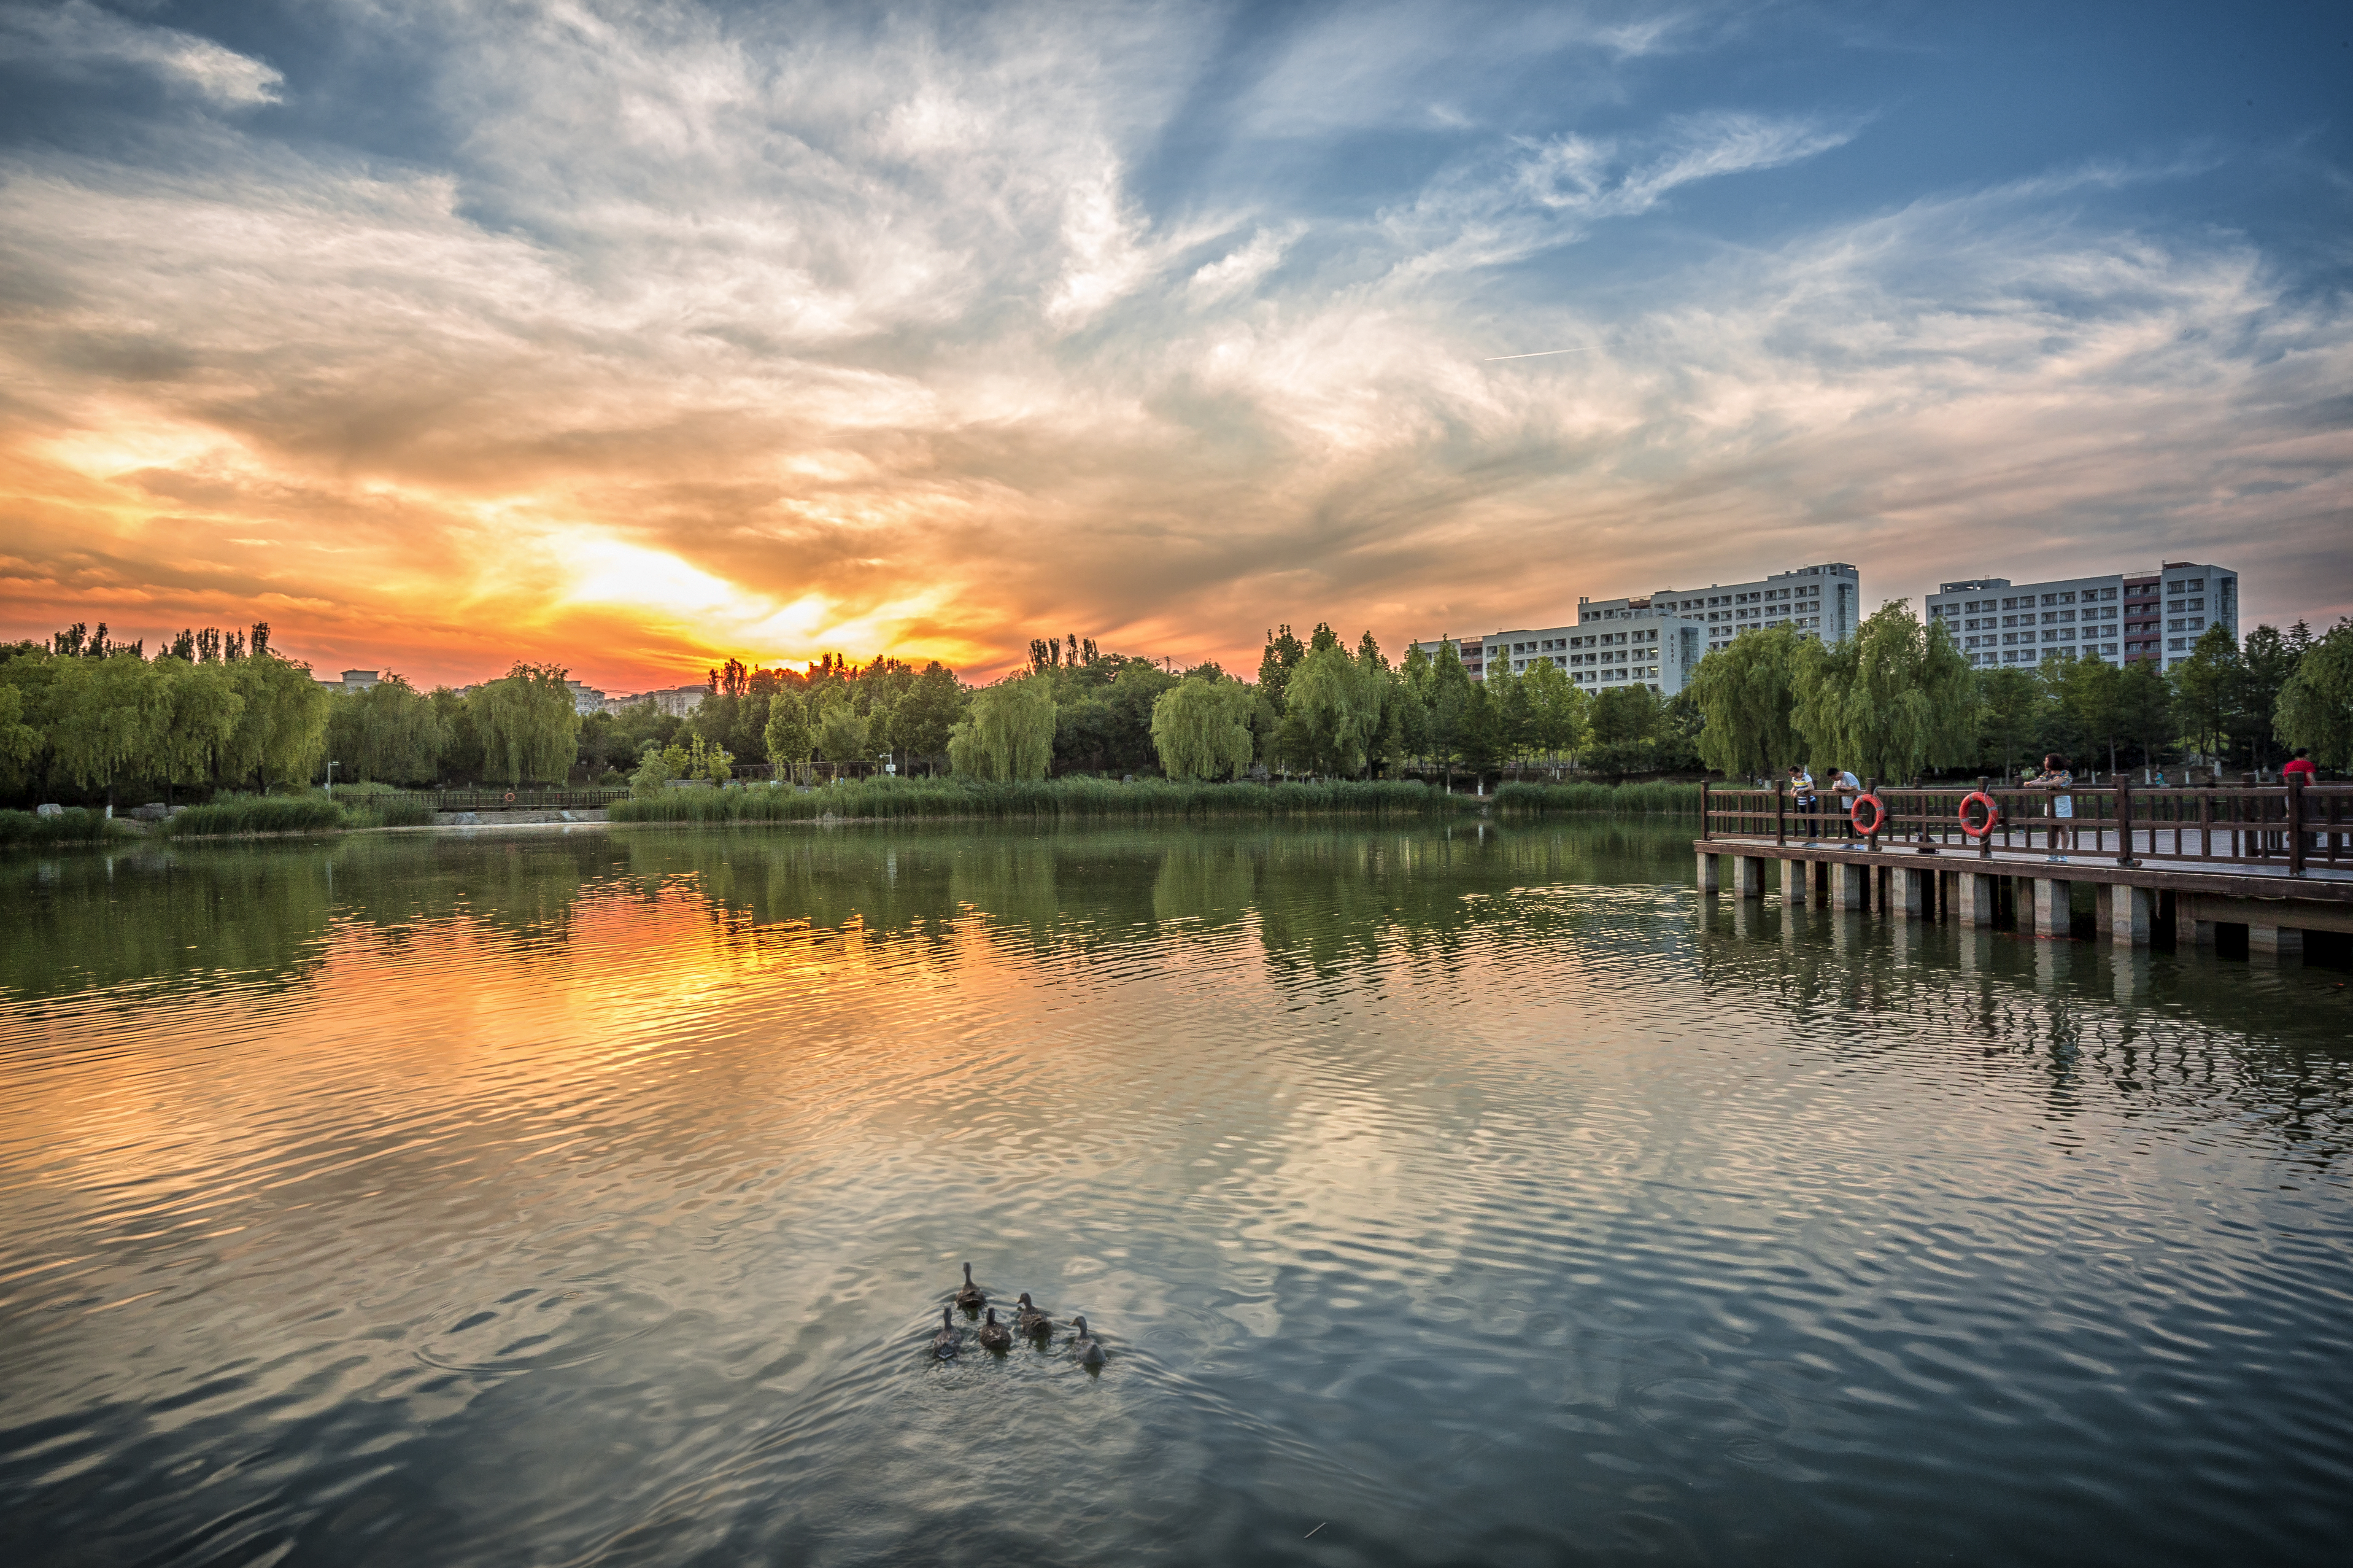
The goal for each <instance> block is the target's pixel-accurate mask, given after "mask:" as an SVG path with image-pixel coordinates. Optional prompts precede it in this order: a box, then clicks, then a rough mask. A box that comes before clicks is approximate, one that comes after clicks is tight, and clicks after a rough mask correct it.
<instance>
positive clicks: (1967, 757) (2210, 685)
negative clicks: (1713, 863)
mask: <svg viewBox="0 0 2353 1568" xmlns="http://www.w3.org/2000/svg"><path fill="white" fill-rule="evenodd" d="M1685 695H1687V696H1688V697H1689V698H1690V699H1691V700H1692V701H1693V703H1694V705H1695V706H1696V707H1697V709H1698V710H1699V714H1700V720H1701V722H1700V728H1699V732H1698V745H1699V752H1700V756H1701V759H1702V760H1703V762H1704V763H1705V764H1706V766H1707V767H1708V768H1709V769H1711V770H1713V771H1714V772H1715V773H1721V774H1724V775H1725V776H1727V777H1768V778H1769V777H1778V775H1780V774H1781V773H1782V772H1783V771H1784V770H1786V769H1787V768H1788V766H1789V765H1790V764H1791V763H1805V764H1808V765H1809V766H1810V767H1812V768H1814V769H1815V770H1816V771H1817V772H1820V770H1821V769H1823V768H1826V767H1830V766H1838V767H1843V768H1845V769H1847V770H1848V771H1850V772H1852V773H1856V774H1858V775H1862V776H1864V777H1876V778H1882V779H1910V778H1914V777H1916V776H1919V775H1921V774H1924V773H1986V774H1997V773H2010V772H2013V771H2016V770H2019V769H2021V767H2031V766H2032V765H2033V764H2034V763H2037V762H2039V760H2040V759H2041V758H2042V757H2043V756H2046V755H2050V754H2053V753H2056V754H2058V755H2060V756H2063V757H2065V758H2067V759H2069V760H2070V761H2071V762H2072V763H2073V764H2074V765H2075V766H2077V767H2078V768H2084V767H2092V768H2102V769H2105V770H2106V771H2107V772H2110V773H2116V772H2119V771H2122V770H2124V769H2126V768H2134V767H2139V768H2152V769H2153V768H2159V767H2163V766H2165V765H2167V764H2168V763H2173V762H2176V761H2179V760H2183V759H2203V760H2205V761H2206V762H2207V763H2211V764H2213V765H2217V766H2226V767H2227V766H2232V765H2240V766H2251V767H2256V768H2263V767H2268V766H2270V765H2272V764H2274V763H2276V762H2278V761H2280V760H2281V759H2282V757H2283V756H2284V751H2285V750H2286V749H2287V748H2292V747H2303V748H2306V749H2307V750H2309V751H2310V752H2312V754H2313V756H2314V759H2315V760H2316V762H2318V763H2321V764H2322V765H2324V766H2327V767H2331V768H2338V769H2343V768H2347V767H2348V766H2353V620H2348V621H2345V622H2341V623H2340V624H2339V625H2338V626H2337V627H2336V628H2334V629H2333V630H2331V631H2329V632H2328V633H2327V634H2326V635H2325V636H2321V637H2315V636H2313V635H2312V632H2311V630H2310V629H2309V628H2308V627H2307V626H2305V625H2304V624H2303V623H2301V622H2299V623H2297V624H2296V625H2295V626H2292V627H2290V628H2289V629H2288V631H2286V632H2285V633H2282V632H2280V631H2278V630H2277V629H2276V628H2274V627H2272V626H2258V627H2256V628H2255V630H2254V631H2253V633H2252V634H2250V636H2249V637H2247V640H2246V645H2245V646H2244V647H2241V646H2240V645H2239V644H2238V643H2237V642H2236V641H2235V640H2234V639H2233V638H2232V635H2231V632H2230V630H2229V629H2228V628H2227V627H2223V626H2213V627H2210V628H2209V629H2208V630H2207V631H2206V633H2205V634H2204V636H2202V637H2200V638H2199V640H2198V642H2197V644H2196V645H2195V646H2194V647H2192V649H2191V650H2190V656H2189V658H2186V659H2183V660H2182V661H2181V662H2180V663H2179V664H2177V665H2176V666H2174V668H2173V669H2172V670H2171V671H2170V672H2168V671H2165V670H2162V669H2160V668H2158V665H2157V664H2156V663H2155V662H2154V661H2149V662H2135V663H2130V664H2126V665H2123V666H2117V665H2113V664H2109V663H2106V662H2105V661H2104V660H2101V659H2097V658H2063V657H2060V656H2056V655H2054V656H2052V657H2051V658H2046V659H2044V660H2043V661H2042V664H2041V665H2039V666H2036V667H2032V668H2025V667H2020V666H2003V667H1998V668H1989V669H1972V668H1970V667H1969V662H1968V658H1967V657H1966V656H1965V655H1964V654H1962V653H1961V652H1960V651H1959V649H1958V648H1957V647H1956V646H1955V644H1954V641H1953V638H1952V636H1951V634H1950V633H1949V631H1947V628H1946V627H1945V626H1944V625H1943V624H1942V623H1941V622H1932V623H1929V624H1928V625H1926V626H1923V625H1922V624H1921V622H1920V621H1919V620H1918V618H1917V617H1915V616H1914V615H1913V614H1912V612H1911V609H1910V607H1909V606H1908V605H1905V604H1903V603H1901V602H1900V601H1899V602H1891V603H1889V604H1888V605H1885V606H1883V608H1882V609H1880V611H1879V612H1878V613H1877V614H1875V615H1873V616H1869V617H1868V618H1866V619H1865V620H1864V621H1863V623H1862V626H1860V627H1859V628H1858V629H1857V631H1856V634H1855V636H1854V637H1851V638H1849V639H1848V640H1847V641H1845V642H1843V643H1841V644H1838V645H1836V646H1835V647H1824V646H1823V645H1822V644H1820V643H1819V642H1815V641H1812V640H1810V639H1808V638H1804V637H1799V635H1798V634H1797V633H1796V632H1795V631H1793V630H1791V629H1790V628H1788V627H1787V626H1773V627H1760V628H1756V629H1752V630H1749V631H1745V632H1743V633H1742V634H1741V635H1740V636H1739V637H1736V638H1734V639H1733V641H1732V644H1731V646H1730V647H1725V648H1722V649H1719V650H1717V651H1716V652H1714V653H1711V654H1709V655H1708V656H1707V658H1704V659H1703V660H1701V661H1700V665H1699V668H1697V669H1696V670H1695V671H1694V673H1693V677H1692V679H1691V681H1690V682H1689V684H1688V686H1687V687H1686V689H1685Z"/></svg>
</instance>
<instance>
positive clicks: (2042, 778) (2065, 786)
mask: <svg viewBox="0 0 2353 1568" xmlns="http://www.w3.org/2000/svg"><path fill="white" fill-rule="evenodd" d="M2026 783H2027V785H2028V787H2029V788H2032V789H2047V790H2049V791H2050V792H2051V817H2052V821H2051V854H2050V857H2049V858H2051V859H2053V860H2061V861H2063V860H2065V859H2066V858H2067V857H2065V856H2064V855H2062V854H2060V853H2059V846H2060V835H2061V834H2063V833H2064V832H2065V831H2066V829H2065V828H2063V827H2061V826H2059V825H2060V824H2061V823H2062V822H2067V823H2073V820H2074V816H2075V797H2074V796H2073V795H2071V794H2069V793H2068V791H2069V790H2070V789H2071V788H2072V787H2073V784H2074V783H2075V775H2074V774H2073V773H2070V772H2069V771H2068V769H2067V759H2066V758H2064V757H2063V756H2060V755H2058V754H2057V753H2055V752H2054V753H2052V755H2050V756H2047V757H2045V758H2043V759H2042V772H2041V773H2038V774H2036V775H2035V776H2034V777H2032V778H2031V779H2029V780H2027V781H2026Z"/></svg>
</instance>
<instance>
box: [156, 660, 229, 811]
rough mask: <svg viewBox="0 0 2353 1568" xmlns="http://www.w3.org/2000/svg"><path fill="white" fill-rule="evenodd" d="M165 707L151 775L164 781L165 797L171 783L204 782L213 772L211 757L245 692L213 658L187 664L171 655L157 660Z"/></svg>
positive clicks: (224, 738)
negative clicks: (206, 661) (239, 688)
mask: <svg viewBox="0 0 2353 1568" xmlns="http://www.w3.org/2000/svg"><path fill="white" fill-rule="evenodd" d="M154 671H155V676H156V679H158V680H160V681H161V682H162V683H163V686H164V700H165V713H164V722H163V726H162V729H161V731H160V732H159V733H158V734H157V736H156V738H155V750H154V753H153V758H152V759H151V761H152V763H153V770H152V772H151V774H150V776H152V777H154V778H158V779H160V780H161V781H162V782H163V784H164V797H165V798H166V799H169V798H170V796H171V793H172V786H173V785H174V784H202V783H204V782H205V781H206V779H207V778H209V777H211V776H212V770H213V759H214V758H215V757H216V755H218V754H219V752H220V750H221V748H222V747H223V746H225V745H227V743H228V741H229V738H230V737H231V736H232V735H234V734H236V733H237V719H238V717H239V715H241V714H242V713H243V712H244V711H245V697H244V695H243V694H242V693H241V692H239V691H238V690H237V682H236V680H235V679H233V678H232V677H231V676H230V674H229V672H228V670H227V668H225V667H223V666H221V665H217V664H191V663H189V662H187V661H186V660H185V659H182V658H177V657H176V656H174V655H168V654H167V655H165V656H164V657H163V658H158V659H157V660H156V661H155V666H154Z"/></svg>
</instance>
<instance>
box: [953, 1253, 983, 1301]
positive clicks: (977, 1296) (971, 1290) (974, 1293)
mask: <svg viewBox="0 0 2353 1568" xmlns="http://www.w3.org/2000/svg"><path fill="white" fill-rule="evenodd" d="M955 1304H956V1305H957V1306H959V1307H962V1308H963V1309H964V1310H965V1311H967V1312H977V1311H979V1310H981V1309H982V1308H983V1307H986V1306H987V1305H988V1295H987V1292H986V1291H984V1290H982V1289H981V1288H980V1287H979V1286H977V1285H976V1284H974V1283H973V1282H972V1265H971V1264H969V1263H967V1264H965V1266H964V1289H961V1290H959V1291H957V1292H956V1294H955Z"/></svg>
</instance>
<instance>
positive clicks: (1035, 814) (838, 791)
mask: <svg viewBox="0 0 2353 1568" xmlns="http://www.w3.org/2000/svg"><path fill="white" fill-rule="evenodd" d="M1487 806H1493V807H1495V808H1497V809H1498V810H1500V811H1503V812H1504V813H1506V814H1509V815H1514V816H1523V815H1524V816H1546V815H1552V814H1566V813H1570V812H1615V813H1623V814H1626V815H1631V816H1672V815H1686V814H1687V815H1696V814H1697V812H1698V810H1699V786H1698V785H1697V784H1618V785H1611V784H1506V785H1504V788H1503V789H1502V790H1501V791H1499V792H1497V793H1496V794H1495V795H1492V796H1487V797H1484V798H1482V797H1479V796H1474V795H1461V794H1457V795H1447V794H1446V793H1445V792H1444V791H1442V790H1438V789H1433V788H1431V787H1430V786H1429V785H1427V784H1413V783H1404V782H1399V781H1396V780H1387V779H1371V780H1364V781H1346V782H1339V783H1329V784H1275V785H1272V786H1271V787H1269V786H1264V785H1259V784H1173V783H1170V782H1169V781H1167V780H1165V779H1149V780H1144V781H1140V782H1138V783H1135V784H1113V783H1111V782H1110V781H1109V780H1106V779H1086V778H1074V779H1048V780H1041V781H1039V782H1036V783H1028V784H988V783H983V782H979V781H976V780H968V779H889V780H871V779H869V780H858V781H854V782H849V783H843V784H830V785H828V786H827V787H825V788H823V789H815V790H810V791H808V792H807V793H805V794H804V793H803V792H801V791H798V790H782V789H765V788H761V787H758V786H754V787H752V788H748V789H729V790H672V791H670V793H668V794H666V795H658V796H656V797H654V798H652V799H650V800H626V801H621V802H618V803H617V804H616V805H614V806H613V808H612V812H611V816H612V819H613V820H614V821H615V822H807V821H814V820H816V819H818V818H820V817H836V818H842V819H849V820H875V819H890V818H920V817H1011V818H1023V817H1027V818H1032V819H1052V820H1057V821H1061V820H1080V821H1131V822H1132V821H1151V820H1184V819H1202V820H1210V819H1215V820H1234V819H1245V820H1246V819H1250V818H1272V817H1289V816H1372V817H1404V816H1411V817H1432V816H1456V815H1460V814H1461V813H1465V812H1476V811H1478V810H1480V809H1482V807H1487Z"/></svg>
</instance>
